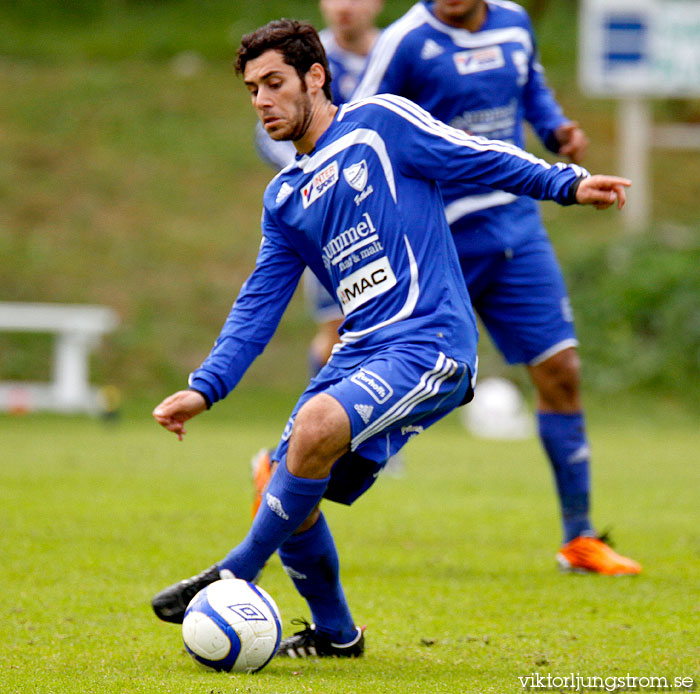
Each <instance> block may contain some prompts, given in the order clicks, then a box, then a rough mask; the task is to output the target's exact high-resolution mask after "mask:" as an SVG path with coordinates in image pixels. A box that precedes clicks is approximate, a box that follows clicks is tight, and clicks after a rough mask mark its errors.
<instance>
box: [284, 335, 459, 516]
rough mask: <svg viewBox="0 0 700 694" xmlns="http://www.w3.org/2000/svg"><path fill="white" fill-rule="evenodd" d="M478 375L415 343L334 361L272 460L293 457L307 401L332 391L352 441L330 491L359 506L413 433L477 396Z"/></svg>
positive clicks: (311, 386)
mask: <svg viewBox="0 0 700 694" xmlns="http://www.w3.org/2000/svg"><path fill="white" fill-rule="evenodd" d="M471 378H472V375H471V374H470V371H469V367H468V366H467V365H466V364H464V363H461V362H457V361H455V360H454V359H450V358H449V357H446V356H445V355H444V354H442V353H441V352H439V351H437V349H435V348H433V347H427V346H425V345H420V344H415V343H413V344H403V345H395V346H392V347H387V348H385V349H383V350H381V351H379V352H377V353H376V354H374V355H372V356H371V357H369V358H368V359H366V360H365V361H364V362H363V363H362V364H360V365H358V366H355V367H352V368H338V367H335V366H333V364H332V363H330V364H326V366H324V367H323V369H321V371H320V372H319V373H318V375H317V376H316V377H315V378H313V379H312V381H311V383H309V385H308V387H307V388H306V390H305V391H304V392H303V393H302V395H301V397H300V398H299V401H298V402H297V404H296V406H295V407H294V411H293V412H292V415H291V417H290V418H289V421H288V422H287V425H286V427H285V429H284V432H283V434H282V439H281V440H280V443H279V445H278V447H277V450H276V451H275V452H274V453H273V454H272V459H273V460H277V461H279V460H283V459H285V457H286V455H287V447H288V444H289V439H290V436H291V434H292V428H293V425H294V419H295V418H296V415H297V412H299V409H300V408H301V406H302V405H303V404H304V403H305V402H306V401H307V400H309V399H310V398H312V397H313V396H314V395H317V394H319V393H326V394H327V395H330V396H332V397H333V398H335V399H336V400H337V401H338V402H339V403H340V404H341V405H342V406H343V409H344V410H345V412H346V413H347V415H348V417H349V418H350V428H351V436H352V440H351V444H350V452H349V453H347V454H345V455H344V456H343V457H342V458H340V459H339V460H338V461H337V462H336V463H335V465H334V466H333V469H332V470H331V481H330V483H329V485H328V489H327V491H326V493H325V494H324V496H325V497H326V498H329V499H332V500H333V501H338V502H340V503H344V504H351V503H352V502H353V501H355V499H357V498H358V497H359V496H360V495H361V494H363V493H364V492H365V491H366V490H367V489H369V487H370V486H371V485H372V483H373V482H374V480H375V479H376V476H377V475H378V474H379V472H380V470H381V469H382V467H383V466H384V464H385V463H386V461H387V460H388V459H389V458H390V457H391V456H393V455H395V454H396V453H398V451H399V450H401V448H402V447H403V446H404V445H405V444H406V442H407V441H408V440H409V439H410V438H412V437H413V436H416V435H417V434H419V433H420V432H422V431H423V430H424V429H427V428H428V427H429V426H430V425H431V424H434V423H435V422H437V421H438V420H439V419H441V418H442V417H444V416H445V415H446V414H447V413H448V412H450V411H451V410H453V409H454V408H455V407H458V406H459V405H462V404H464V403H466V402H469V400H471V398H472V396H473V384H472V382H471Z"/></svg>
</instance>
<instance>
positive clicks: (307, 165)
mask: <svg viewBox="0 0 700 694" xmlns="http://www.w3.org/2000/svg"><path fill="white" fill-rule="evenodd" d="M344 110H345V107H343V108H342V109H341V113H339V115H338V120H340V117H341V115H342V112H343V111H344ZM353 145H367V146H369V147H371V148H372V149H373V150H374V151H375V153H376V155H377V157H378V158H379V162H380V163H381V165H382V170H383V171H384V177H385V178H386V182H387V185H388V186H389V190H390V191H391V196H392V198H393V199H394V202H397V197H396V179H395V178H394V168H393V167H392V165H391V159H390V158H389V153H388V152H387V149H386V144H385V142H384V140H383V139H382V137H381V135H380V134H379V133H378V132H377V131H376V130H370V129H369V128H357V129H355V130H353V131H352V132H349V133H347V134H346V135H343V136H342V137H339V138H338V139H337V140H334V141H333V142H331V143H330V144H329V145H327V146H326V147H324V148H323V149H321V150H319V151H318V152H316V153H315V154H314V155H313V156H310V157H306V158H302V159H300V160H299V161H298V162H297V165H298V166H299V168H301V170H302V171H303V172H304V173H311V172H312V171H315V170H316V169H317V168H318V167H319V166H322V165H323V164H324V163H325V162H327V161H328V160H329V159H331V158H332V157H334V156H336V155H337V154H339V153H340V152H342V151H343V150H344V149H347V148H348V147H352V146H353Z"/></svg>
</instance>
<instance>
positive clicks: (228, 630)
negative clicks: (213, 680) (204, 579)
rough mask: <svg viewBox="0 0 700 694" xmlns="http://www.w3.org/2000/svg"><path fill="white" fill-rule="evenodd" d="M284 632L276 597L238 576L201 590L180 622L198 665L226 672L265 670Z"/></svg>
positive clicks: (188, 649) (188, 650)
mask: <svg viewBox="0 0 700 694" xmlns="http://www.w3.org/2000/svg"><path fill="white" fill-rule="evenodd" d="M281 636H282V619H281V617H280V612H279V609H278V608H277V605H276V604H275V601H274V600H273V599H272V598H271V597H270V596H269V595H268V594H267V593H266V592H265V591H264V590H263V589H262V588H260V586H256V585H254V584H252V583H249V582H248V581H242V580H240V579H237V578H231V579H225V580H221V581H216V582H214V583H211V584H210V585H208V586H207V587H206V588H204V589H203V590H200V591H199V593H197V595H195V596H194V598H192V601H191V602H190V604H189V605H188V606H187V610H186V612H185V618H184V620H183V622H182V638H183V640H184V642H185V648H186V649H187V652H188V653H189V654H190V655H191V656H192V657H193V658H194V659H195V661H196V662H197V663H198V664H199V665H202V666H203V667H205V668H210V669H212V670H225V671H226V672H257V671H258V670H262V668H264V667H265V665H267V664H268V663H269V662H270V660H271V659H272V657H273V656H274V655H275V651H276V650H277V648H278V646H279V644H280V638H281Z"/></svg>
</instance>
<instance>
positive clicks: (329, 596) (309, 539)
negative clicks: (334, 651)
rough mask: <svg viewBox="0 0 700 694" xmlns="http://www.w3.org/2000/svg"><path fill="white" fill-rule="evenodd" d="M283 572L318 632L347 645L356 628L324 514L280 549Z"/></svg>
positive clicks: (355, 634) (352, 637)
mask: <svg viewBox="0 0 700 694" xmlns="http://www.w3.org/2000/svg"><path fill="white" fill-rule="evenodd" d="M279 555H280V559H281V560H282V565H283V566H284V570H285V571H286V572H287V574H288V575H289V577H290V578H291V579H292V581H294V585H295V586H296V589H297V590H298V591H299V593H300V594H301V596H302V597H303V598H305V599H306V602H307V603H309V607H310V608H311V619H312V621H313V622H314V624H315V625H316V629H317V631H318V632H320V633H323V634H325V635H326V636H328V637H329V638H331V639H332V640H333V641H334V642H336V643H348V642H350V641H352V639H354V638H355V637H356V636H357V628H356V627H355V622H354V621H353V619H352V615H351V614H350V608H349V607H348V603H347V601H346V599H345V593H343V587H342V585H341V584H340V562H339V561H338V552H337V551H336V548H335V542H334V541H333V535H331V531H330V528H329V527H328V523H326V519H325V518H324V516H323V514H321V516H320V518H319V519H318V521H317V522H316V523H315V524H314V525H313V526H312V527H311V528H309V530H306V531H305V532H303V533H299V534H298V535H292V536H291V537H290V538H289V539H288V540H287V541H286V542H285V543H284V544H283V545H282V546H281V547H280V548H279Z"/></svg>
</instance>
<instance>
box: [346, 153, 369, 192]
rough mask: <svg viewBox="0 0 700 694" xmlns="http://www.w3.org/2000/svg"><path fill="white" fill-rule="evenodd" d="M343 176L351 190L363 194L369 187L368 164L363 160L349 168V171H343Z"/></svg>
mask: <svg viewBox="0 0 700 694" xmlns="http://www.w3.org/2000/svg"><path fill="white" fill-rule="evenodd" d="M343 176H344V177H345V180H346V181H347V182H348V185H349V186H350V187H351V188H354V189H355V190H356V191H357V192H358V193H361V192H362V191H363V190H364V189H365V186H366V185H367V162H366V161H365V160H364V159H363V160H362V161H358V162H357V164H352V166H348V168H347V169H343Z"/></svg>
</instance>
